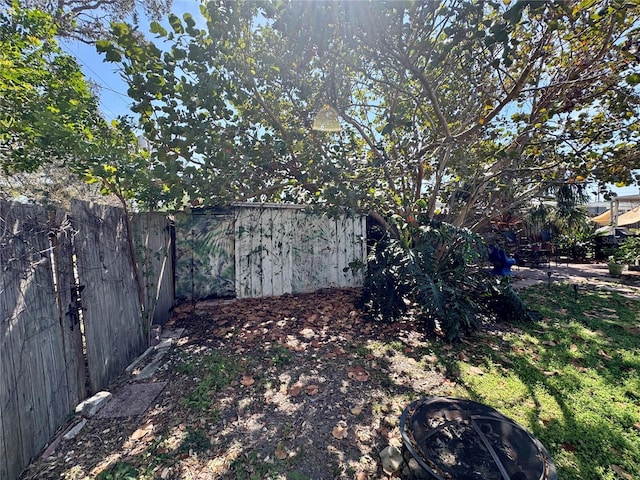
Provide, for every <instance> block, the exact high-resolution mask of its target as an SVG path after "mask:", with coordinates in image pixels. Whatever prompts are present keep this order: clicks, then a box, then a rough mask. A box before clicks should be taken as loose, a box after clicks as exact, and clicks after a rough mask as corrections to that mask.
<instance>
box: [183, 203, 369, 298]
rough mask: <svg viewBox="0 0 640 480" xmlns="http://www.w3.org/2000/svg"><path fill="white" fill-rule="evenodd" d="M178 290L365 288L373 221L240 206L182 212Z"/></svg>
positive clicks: (245, 293) (192, 293)
mask: <svg viewBox="0 0 640 480" xmlns="http://www.w3.org/2000/svg"><path fill="white" fill-rule="evenodd" d="M176 252H177V253H176V272H177V273H176V295H177V296H178V297H182V298H195V299H201V298H207V297H234V296H235V297H237V298H246V297H264V296H272V295H282V294H284V293H303V292H312V291H315V290H319V289H322V288H329V287H354V286H361V285H362V281H363V271H362V270H354V269H351V268H350V264H351V265H352V264H353V263H354V262H355V263H359V264H361V265H363V264H364V263H365V262H366V219H365V217H364V216H362V215H346V214H342V215H338V216H328V215H326V214H322V213H319V212H314V211H310V210H307V209H304V208H302V207H298V206H291V205H288V206H283V205H262V204H240V205H236V206H235V207H233V208H232V209H229V210H226V211H220V210H209V209H201V210H194V211H193V212H192V213H191V214H182V215H178V216H176Z"/></svg>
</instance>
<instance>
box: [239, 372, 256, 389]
mask: <svg viewBox="0 0 640 480" xmlns="http://www.w3.org/2000/svg"><path fill="white" fill-rule="evenodd" d="M240 383H241V384H242V385H244V386H245V387H249V386H251V385H253V384H254V383H256V381H255V379H254V378H253V377H252V376H251V375H243V376H242V380H240Z"/></svg>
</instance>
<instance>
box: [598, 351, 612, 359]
mask: <svg viewBox="0 0 640 480" xmlns="http://www.w3.org/2000/svg"><path fill="white" fill-rule="evenodd" d="M598 354H599V355H600V356H601V357H602V358H604V359H605V360H612V359H613V357H612V356H611V355H609V354H608V353H607V352H605V351H604V350H600V351H599V352H598Z"/></svg>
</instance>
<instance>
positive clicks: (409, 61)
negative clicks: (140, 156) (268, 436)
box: [97, 0, 640, 229]
mask: <svg viewBox="0 0 640 480" xmlns="http://www.w3.org/2000/svg"><path fill="white" fill-rule="evenodd" d="M201 11H202V14H203V15H204V16H205V18H206V20H207V26H206V28H204V29H201V28H198V27H197V26H196V22H195V20H194V19H193V18H192V17H191V16H190V15H189V14H186V15H184V16H183V17H182V18H179V17H178V16H176V15H171V16H170V17H169V24H170V25H171V28H170V30H169V31H167V30H166V29H165V28H163V27H162V26H161V25H160V24H159V23H157V22H154V23H152V25H151V31H152V33H153V34H154V35H155V36H156V41H155V42H156V43H154V42H150V41H145V42H142V41H140V34H139V33H138V32H136V31H135V29H133V28H132V27H130V26H127V25H125V24H116V25H114V27H113V30H112V34H113V36H114V38H115V41H114V42H110V41H101V42H98V44H97V45H98V49H99V51H101V52H103V53H104V54H105V58H106V59H107V60H108V61H112V62H116V63H118V64H119V65H120V67H121V69H122V73H123V75H124V77H125V79H126V80H127V82H128V84H129V95H130V96H131V98H132V99H133V110H134V112H136V113H137V115H138V118H139V121H140V126H141V127H142V128H143V129H144V131H145V135H146V137H147V139H148V140H149V142H150V144H151V145H152V149H151V155H150V159H149V162H148V172H149V175H150V177H151V179H152V182H154V184H155V185H160V186H161V188H160V189H159V191H161V192H162V198H160V199H159V200H158V201H160V202H165V203H169V204H174V205H177V204H179V203H181V202H183V201H184V200H185V199H188V200H194V201H199V202H205V203H221V202H226V201H229V200H263V201H265V200H268V201H296V202H318V203H323V204H328V205H341V206H353V207H357V208H362V209H365V210H366V211H369V212H371V213H372V214H374V215H375V216H376V217H378V218H379V219H381V220H382V219H383V218H384V219H386V222H389V223H387V225H388V226H389V227H393V224H396V225H400V226H402V225H405V226H406V225H407V224H412V223H414V222H417V221H420V219H423V218H424V219H433V218H438V219H441V220H445V221H448V222H451V223H453V224H454V225H457V226H466V227H470V228H473V229H477V228H480V226H481V225H482V224H483V223H484V222H486V221H487V220H488V219H490V218H492V217H495V216H499V215H501V214H503V213H505V212H507V211H509V210H510V209H513V208H514V207H517V206H518V205H524V204H526V202H528V201H529V200H531V198H533V197H535V196H536V195H540V194H541V193H543V192H545V191H547V190H548V189H549V188H551V187H553V186H558V185H562V184H565V183H569V182H581V181H585V180H587V179H590V180H593V179H595V180H599V181H616V182H620V183H621V184H630V183H632V182H633V181H634V179H633V178H632V176H631V175H632V173H631V172H632V170H633V169H637V168H639V167H640V162H639V158H640V157H639V156H638V144H637V141H638V114H639V112H638V104H639V95H638V94H639V93H640V92H639V89H638V83H639V82H640V71H639V61H640V52H639V51H638V44H639V42H638V40H639V39H638V34H639V30H638V25H639V23H638V20H639V15H638V13H639V7H638V5H636V4H635V3H630V2H625V1H621V0H602V1H598V0H583V1H581V2H531V1H517V2H509V1H505V2H490V1H478V2H467V1H457V0H450V1H444V2H414V1H405V2H401V1H379V2H349V1H344V2H338V1H337V2H280V1H277V0H274V1H266V2H261V3H255V2H243V1H234V2H227V1H218V2H209V3H207V4H205V5H203V6H202V7H201ZM323 105H330V106H332V107H333V108H334V109H335V110H336V111H337V112H338V113H339V115H340V118H341V122H342V131H341V132H339V133H324V132H317V131H314V130H312V121H313V117H314V115H315V114H316V113H317V112H318V110H319V109H320V108H321V107H322V106H323Z"/></svg>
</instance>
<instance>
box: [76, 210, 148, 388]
mask: <svg viewBox="0 0 640 480" xmlns="http://www.w3.org/2000/svg"><path fill="white" fill-rule="evenodd" d="M71 215H72V219H73V225H74V229H75V230H76V232H77V233H76V236H75V252H76V256H77V262H78V278H79V282H80V285H81V288H82V293H81V297H82V306H83V308H84V310H83V314H84V331H85V337H86V343H87V361H88V367H89V379H90V385H91V392H92V393H93V392H96V391H98V390H100V389H102V388H104V387H106V386H107V385H108V384H109V382H110V381H111V380H113V379H114V378H116V377H117V376H118V375H119V374H120V372H122V370H124V368H125V367H126V366H127V365H128V364H129V363H130V362H131V361H132V360H133V359H134V358H135V357H136V356H137V355H139V354H140V353H141V352H142V351H143V350H144V348H145V346H146V338H147V337H146V332H145V331H144V327H143V319H142V308H141V305H140V301H139V298H138V294H137V285H136V279H135V275H134V273H133V268H132V265H133V263H132V262H133V259H132V258H131V252H130V249H129V245H128V240H127V224H126V218H125V214H124V212H123V211H122V210H121V209H117V208H113V207H107V206H103V205H95V204H90V203H87V202H79V201H74V202H72V204H71Z"/></svg>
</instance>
